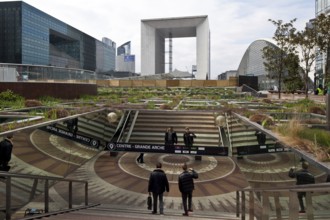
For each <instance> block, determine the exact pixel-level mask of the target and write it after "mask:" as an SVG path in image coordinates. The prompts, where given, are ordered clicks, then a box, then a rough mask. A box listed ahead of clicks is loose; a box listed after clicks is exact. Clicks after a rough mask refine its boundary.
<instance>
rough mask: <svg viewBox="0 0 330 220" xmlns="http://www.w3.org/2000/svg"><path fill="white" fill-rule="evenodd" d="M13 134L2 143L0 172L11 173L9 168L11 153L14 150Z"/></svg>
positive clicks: (0, 143) (0, 146)
mask: <svg viewBox="0 0 330 220" xmlns="http://www.w3.org/2000/svg"><path fill="white" fill-rule="evenodd" d="M13 137H14V136H13V134H8V135H7V137H6V138H5V139H4V140H3V141H1V142H0V171H9V169H10V166H8V163H9V161H10V160H11V153H12V150H13V141H12V140H13Z"/></svg>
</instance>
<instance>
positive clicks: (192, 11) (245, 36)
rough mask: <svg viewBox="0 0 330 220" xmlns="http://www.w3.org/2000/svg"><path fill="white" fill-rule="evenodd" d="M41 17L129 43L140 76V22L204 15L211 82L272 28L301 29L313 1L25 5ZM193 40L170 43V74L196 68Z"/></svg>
mask: <svg viewBox="0 0 330 220" xmlns="http://www.w3.org/2000/svg"><path fill="white" fill-rule="evenodd" d="M25 2H26V3H28V4H30V5H33V6H34V7H36V8H38V9H40V10H42V11H44V12H46V13H47V14H49V15H51V16H53V17H55V18H57V19H59V20H61V21H63V22H65V23H67V24H69V25H71V26H73V27H75V28H77V29H78V30H80V31H82V32H85V33H86V34H88V35H90V36H92V37H94V38H97V39H98V40H102V37H107V38H110V39H111V40H113V41H115V42H116V44H117V46H120V45H121V44H123V43H125V42H127V41H131V43H132V54H135V55H136V72H140V66H141V64H140V62H141V61H140V60H141V59H140V54H141V53H140V46H141V43H140V42H141V20H142V19H154V18H170V17H184V16H199V15H207V16H208V19H209V25H210V31H211V79H215V78H216V76H217V75H218V74H220V73H222V72H225V71H227V70H236V69H237V68H238V65H239V63H240V61H241V58H242V56H243V54H244V52H245V50H246V49H247V48H248V46H249V45H250V44H251V43H252V42H253V41H255V40H257V39H260V38H271V37H272V36H273V34H274V31H275V26H274V25H272V24H271V22H269V21H268V19H273V20H280V19H281V20H283V21H285V22H289V21H290V20H291V19H293V18H297V19H298V20H297V22H296V23H295V26H296V27H297V28H298V29H300V30H301V29H302V28H303V27H304V26H305V23H306V22H308V20H309V19H311V18H313V17H314V16H315V0H25ZM195 44H196V39H195V38H183V39H177V38H175V39H173V69H174V68H176V69H179V70H182V71H187V70H188V71H189V72H191V66H192V65H195V64H196V50H195V47H196V46H195Z"/></svg>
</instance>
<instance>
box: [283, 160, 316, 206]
mask: <svg viewBox="0 0 330 220" xmlns="http://www.w3.org/2000/svg"><path fill="white" fill-rule="evenodd" d="M301 167H302V169H301V170H298V171H295V169H294V168H291V169H290V171H289V177H291V178H296V180H297V182H296V185H305V184H313V183H315V178H314V176H313V175H312V174H311V173H310V172H309V171H308V163H307V162H305V161H304V162H303V163H302V164H301ZM297 194H298V200H299V205H300V211H299V212H300V213H305V206H304V201H303V197H305V196H306V192H298V193H297Z"/></svg>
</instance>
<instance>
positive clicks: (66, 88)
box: [0, 82, 97, 99]
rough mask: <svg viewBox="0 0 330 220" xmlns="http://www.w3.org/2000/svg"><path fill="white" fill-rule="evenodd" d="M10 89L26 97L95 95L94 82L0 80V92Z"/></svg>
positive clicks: (66, 97)
mask: <svg viewBox="0 0 330 220" xmlns="http://www.w3.org/2000/svg"><path fill="white" fill-rule="evenodd" d="M8 89H9V90H11V91H13V92H14V93H16V94H19V95H21V96H23V97H25V98H26V99H37V98H40V97H43V96H50V97H54V98H61V99H75V98H80V97H81V96H83V95H97V85H96V84H86V83H58V82H0V92H3V91H6V90H8Z"/></svg>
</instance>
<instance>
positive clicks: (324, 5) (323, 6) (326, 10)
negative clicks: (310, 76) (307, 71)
mask: <svg viewBox="0 0 330 220" xmlns="http://www.w3.org/2000/svg"><path fill="white" fill-rule="evenodd" d="M320 14H326V15H329V14H330V0H316V1H315V17H317V16H319V15H320ZM325 63H326V54H320V55H318V56H317V57H316V60H315V75H314V87H315V88H316V87H317V86H318V85H320V84H322V85H324V75H325V74H324V73H325Z"/></svg>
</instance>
